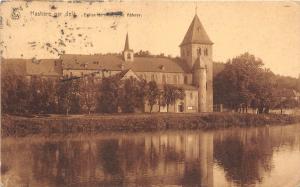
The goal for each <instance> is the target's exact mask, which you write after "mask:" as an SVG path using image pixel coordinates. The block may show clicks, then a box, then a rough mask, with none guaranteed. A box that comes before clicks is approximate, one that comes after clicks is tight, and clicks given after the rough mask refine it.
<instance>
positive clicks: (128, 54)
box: [123, 33, 134, 62]
mask: <svg viewBox="0 0 300 187" xmlns="http://www.w3.org/2000/svg"><path fill="white" fill-rule="evenodd" d="M133 58H134V57H133V50H132V49H130V48H129V38H128V33H127V34H126V39H125V46H124V50H123V59H124V61H125V62H127V61H129V62H132V61H133V60H134V59H133Z"/></svg>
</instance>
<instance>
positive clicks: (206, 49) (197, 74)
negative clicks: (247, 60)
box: [180, 14, 213, 112]
mask: <svg viewBox="0 0 300 187" xmlns="http://www.w3.org/2000/svg"><path fill="white" fill-rule="evenodd" d="M212 45H213V42H212V41H211V40H210V39H209V37H208V35H207V33H206V31H205V29H204V27H203V25H202V23H201V22H200V20H199V18H198V16H197V14H195V16H194V18H193V21H192V23H191V24H190V26H189V28H188V30H187V32H186V34H185V36H184V39H183V41H182V42H181V44H180V56H181V59H182V60H184V61H185V62H186V63H187V65H188V66H189V68H190V69H191V71H192V72H193V84H194V85H195V86H197V87H198V92H199V96H201V95H202V96H204V95H205V101H202V102H201V103H202V104H205V105H206V106H205V107H204V106H200V105H201V103H200V101H199V107H198V111H199V112H212V111H213V62H212ZM204 69H206V70H205V71H204ZM204 77H205V79H206V82H205V89H204V88H203V87H202V86H203V82H204V80H201V79H203V78H204ZM201 87H202V88H201ZM204 92H205V93H204ZM200 99H201V98H200V97H198V100H200ZM201 108H202V109H205V111H201V110H200V109H201Z"/></svg>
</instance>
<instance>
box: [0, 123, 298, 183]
mask: <svg viewBox="0 0 300 187" xmlns="http://www.w3.org/2000/svg"><path fill="white" fill-rule="evenodd" d="M1 149H2V150H1V152H2V167H1V171H2V179H1V181H2V183H3V184H4V186H5V187H19V186H20V187H68V186H72V187H73V186H74V187H96V186H97V187H98V186H191V187H192V186H199V187H200V186H203V187H213V186H214V187H226V186H228V187H229V186H233V187H234V186H263V187H270V186H272V187H296V186H300V124H298V125H289V126H274V127H260V128H235V129H227V130H216V131H167V132H155V133H100V134H94V135H87V134H78V135H51V136H46V137H45V136H34V137H25V138H4V139H3V140H2V148H1Z"/></svg>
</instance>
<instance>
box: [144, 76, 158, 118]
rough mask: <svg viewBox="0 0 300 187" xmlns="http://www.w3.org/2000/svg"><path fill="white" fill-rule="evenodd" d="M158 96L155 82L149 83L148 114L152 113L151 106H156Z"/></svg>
mask: <svg viewBox="0 0 300 187" xmlns="http://www.w3.org/2000/svg"><path fill="white" fill-rule="evenodd" d="M159 96H160V90H159V89H158V86H157V84H156V82H155V81H150V82H149V83H148V92H147V96H146V97H147V101H148V105H149V106H150V113H151V112H152V109H153V106H154V105H155V104H157V101H158V99H159Z"/></svg>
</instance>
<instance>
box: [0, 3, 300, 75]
mask: <svg viewBox="0 0 300 187" xmlns="http://www.w3.org/2000/svg"><path fill="white" fill-rule="evenodd" d="M196 7H197V8H196ZM113 11H122V12H123V14H124V16H103V14H105V13H106V12H113ZM97 13H98V15H97ZM195 13H197V15H198V17H199V18H200V21H201V22H202V24H203V25H204V28H205V29H206V32H207V33H208V35H209V37H210V39H211V40H212V41H213V42H214V45H213V60H214V61H217V62H226V61H227V60H228V59H230V58H233V57H236V56H238V55H240V54H242V53H245V52H249V53H251V54H254V55H255V56H256V57H259V58H261V59H262V60H263V62H264V64H265V66H266V67H267V68H270V69H271V70H272V71H273V72H274V73H276V74H280V75H288V76H293V77H298V76H299V74H300V3H299V2H291V1H287V2H284V1H281V2H221V1H213V2H191V1H190V2H183V1H181V2H180V1H173V2H170V1H164V2H162V1H146V2H102V3H100V2H97V3H87V2H80V3H67V2H45V1H33V2H27V3H26V2H19V1H11V2H5V3H2V4H1V7H0V14H1V16H2V23H1V25H0V34H1V35H0V41H1V54H2V56H3V57H4V58H58V55H59V54H60V53H61V52H62V51H65V53H67V54H95V53H109V52H111V53H120V52H121V51H122V50H123V48H124V42H125V36H126V33H127V32H128V34H129V42H130V48H132V49H133V50H134V51H139V50H148V51H150V52H151V53H152V54H160V53H164V54H165V55H171V56H173V57H175V56H179V44H180V43H181V41H182V40H183V37H184V35H185V33H186V31H187V29H188V27H189V25H190V23H191V21H192V19H193V17H194V15H195ZM74 14H75V15H76V16H73V15H74ZM88 15H89V16H88ZM93 15H95V16H93Z"/></svg>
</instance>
